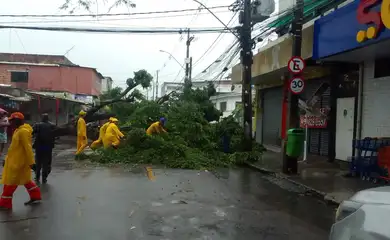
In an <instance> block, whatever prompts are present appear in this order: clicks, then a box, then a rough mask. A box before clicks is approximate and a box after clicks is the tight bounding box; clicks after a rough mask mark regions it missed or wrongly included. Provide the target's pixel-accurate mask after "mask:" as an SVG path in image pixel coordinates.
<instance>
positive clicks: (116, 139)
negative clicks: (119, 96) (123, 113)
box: [103, 118, 124, 148]
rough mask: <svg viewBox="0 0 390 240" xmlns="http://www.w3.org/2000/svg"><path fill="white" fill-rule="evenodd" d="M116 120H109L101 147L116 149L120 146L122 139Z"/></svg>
mask: <svg viewBox="0 0 390 240" xmlns="http://www.w3.org/2000/svg"><path fill="white" fill-rule="evenodd" d="M117 124H118V119H116V118H111V122H110V124H109V125H108V127H107V130H106V134H104V138H103V145H104V148H109V147H113V148H117V147H118V146H119V144H120V140H121V138H123V137H124V135H123V133H121V131H120V130H119V128H118V125H117Z"/></svg>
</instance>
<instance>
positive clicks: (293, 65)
mask: <svg viewBox="0 0 390 240" xmlns="http://www.w3.org/2000/svg"><path fill="white" fill-rule="evenodd" d="M305 67H306V63H305V60H303V58H301V57H298V56H294V57H292V58H290V60H289V61H288V70H289V71H290V72H291V73H293V74H299V73H301V72H302V71H303V69H305Z"/></svg>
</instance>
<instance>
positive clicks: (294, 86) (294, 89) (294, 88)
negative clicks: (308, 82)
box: [289, 77, 305, 94]
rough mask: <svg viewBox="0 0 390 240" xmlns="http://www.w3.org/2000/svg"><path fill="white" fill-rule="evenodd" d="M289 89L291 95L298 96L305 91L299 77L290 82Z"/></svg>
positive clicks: (303, 83)
mask: <svg viewBox="0 0 390 240" xmlns="http://www.w3.org/2000/svg"><path fill="white" fill-rule="evenodd" d="M289 89H290V91H291V93H293V94H300V93H301V92H303V89H305V82H304V81H303V79H302V78H300V77H296V78H293V79H291V81H290V86H289Z"/></svg>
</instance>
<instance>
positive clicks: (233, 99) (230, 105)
mask: <svg viewBox="0 0 390 240" xmlns="http://www.w3.org/2000/svg"><path fill="white" fill-rule="evenodd" d="M210 100H211V101H212V102H213V103H214V104H215V108H216V109H218V110H221V106H220V103H221V102H226V111H224V112H223V115H222V117H227V116H229V115H231V114H232V113H233V111H234V109H236V103H237V102H240V103H241V95H231V94H229V96H223V97H222V96H218V95H217V96H213V97H211V98H210Z"/></svg>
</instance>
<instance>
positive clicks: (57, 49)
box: [0, 0, 234, 87]
mask: <svg viewBox="0 0 390 240" xmlns="http://www.w3.org/2000/svg"><path fill="white" fill-rule="evenodd" d="M4 1H5V0H4ZM64 1H65V0H34V1H31V0H12V1H11V0H7V4H4V3H3V4H2V7H1V8H0V14H67V13H68V12H67V11H60V10H59V6H60V5H61V4H62V3H63V2H64ZM107 1H108V2H110V1H113V0H107ZM102 2H103V1H101V2H100V3H101V4H99V6H98V7H93V8H94V9H96V10H95V11H97V10H98V12H99V13H107V9H108V5H103V3H102ZM202 2H203V3H204V4H206V5H207V6H209V7H210V6H217V5H229V4H231V3H232V2H233V1H226V0H202ZM135 3H136V4H137V7H136V8H134V9H130V10H129V9H128V8H126V7H119V8H116V9H114V10H113V11H112V12H111V13H119V12H129V11H130V12H149V11H163V10H172V9H187V8H197V7H198V6H199V5H198V4H197V3H195V2H193V1H192V0H142V1H140V0H135ZM214 11H215V12H216V15H218V17H219V18H220V19H221V20H222V21H223V22H225V23H227V22H228V21H229V20H230V18H231V17H232V14H233V13H232V12H229V11H228V10H227V9H218V10H214ZM76 13H87V12H85V11H78V12H76ZM184 14H187V15H186V16H177V15H184ZM184 14H183V13H170V14H164V15H151V16H148V15H142V16H124V17H123V16H122V17H110V18H111V19H110V18H99V19H98V20H96V19H95V20H94V19H93V18H70V17H68V18H66V19H64V18H59V19H58V18H57V19H52V18H38V19H37V18H6V17H2V18H1V19H0V24H3V25H5V24H7V25H9V24H13V23H15V22H19V21H21V22H25V24H26V25H35V26H36V25H38V26H56V25H58V24H61V25H67V26H78V27H80V26H93V27H98V26H102V27H115V26H117V27H118V26H122V27H134V28H145V27H178V28H186V27H189V28H197V27H222V25H221V24H220V23H219V22H218V21H217V20H216V19H215V18H214V17H213V16H212V15H210V14H208V13H207V12H206V11H205V10H202V12H201V13H200V14H196V12H191V13H184ZM172 15H176V16H174V17H166V16H172ZM159 16H164V17H159ZM146 17H148V18H149V19H145V18H146ZM150 17H156V18H150ZM136 18H144V19H136ZM112 19H114V20H112ZM118 19H120V20H118ZM58 20H60V22H61V21H62V23H58ZM40 21H42V22H44V23H41V24H40V23H39V22H40ZM50 21H57V22H50ZM48 22H49V23H48ZM217 36H218V34H196V35H195V41H194V42H193V43H192V44H191V50H190V52H191V56H192V57H193V59H194V61H197V59H198V58H199V57H200V56H201V55H202V54H203V53H204V52H205V51H206V49H207V48H208V47H209V46H210V44H211V43H212V42H213V41H214V40H215V38H216V37H217ZM183 37H184V39H185V37H186V36H183ZM180 39H181V37H180V35H179V34H170V35H160V34H156V35H135V34H88V33H66V32H46V31H29V30H9V29H4V30H0V51H1V52H17V53H35V54H59V55H63V54H65V53H66V52H67V51H68V50H69V49H71V48H72V47H73V49H72V50H71V51H70V52H69V53H68V54H67V55H66V56H67V57H68V58H69V59H70V60H71V61H72V62H74V63H75V64H79V65H83V66H88V67H94V68H97V69H98V71H100V72H101V73H102V74H103V75H105V76H111V77H112V78H113V79H114V81H115V85H118V86H122V87H123V86H124V84H125V80H126V78H128V77H131V76H132V73H133V72H134V71H137V70H139V69H146V70H148V71H149V72H150V73H151V74H152V75H155V72H156V70H161V71H160V81H175V79H176V81H179V80H181V79H182V78H183V76H184V73H183V72H182V73H181V74H180V76H179V77H177V78H176V76H177V74H178V72H179V70H180V69H181V67H180V65H179V64H178V63H177V62H175V61H174V60H173V59H172V60H169V61H167V60H168V57H169V56H168V54H166V53H162V52H160V51H159V50H160V49H161V50H165V51H167V52H170V53H172V55H173V56H175V57H176V58H177V60H178V61H180V62H184V58H185V50H186V46H185V40H184V39H181V40H180ZM233 40H234V36H232V35H231V34H225V35H224V37H223V38H221V40H220V41H219V42H218V44H217V45H216V46H215V48H213V49H212V51H210V52H209V54H207V55H206V56H205V57H204V58H203V59H202V60H201V61H200V62H199V63H198V64H196V65H195V66H194V69H193V76H195V75H196V74H197V73H199V72H201V71H202V70H203V69H204V68H205V67H207V66H208V65H209V64H210V63H212V62H213V61H214V60H215V59H216V58H217V57H218V56H219V55H220V54H221V53H222V52H224V50H225V49H226V47H227V46H228V45H229V44H231V43H232V42H233ZM164 63H166V66H165V67H163V66H164ZM205 80H206V79H205Z"/></svg>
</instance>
